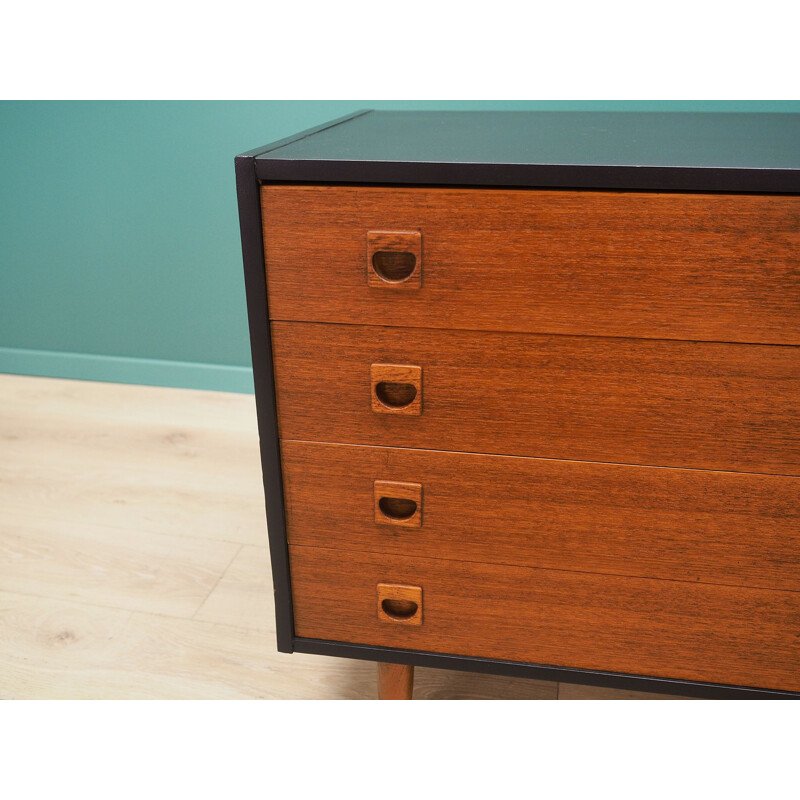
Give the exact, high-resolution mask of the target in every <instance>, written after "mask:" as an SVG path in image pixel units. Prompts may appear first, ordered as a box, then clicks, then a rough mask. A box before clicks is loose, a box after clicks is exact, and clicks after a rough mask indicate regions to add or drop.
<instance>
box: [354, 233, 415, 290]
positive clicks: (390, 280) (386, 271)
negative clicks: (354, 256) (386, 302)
mask: <svg viewBox="0 0 800 800" xmlns="http://www.w3.org/2000/svg"><path fill="white" fill-rule="evenodd" d="M367 283H368V284H369V285H370V286H373V287H375V288H379V289H419V288H420V286H422V234H421V233H420V232H419V231H370V232H369V233H368V234H367Z"/></svg>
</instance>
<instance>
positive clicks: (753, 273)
mask: <svg viewBox="0 0 800 800" xmlns="http://www.w3.org/2000/svg"><path fill="white" fill-rule="evenodd" d="M261 201H262V211H263V224H264V242H265V250H266V262H267V284H268V292H269V314H270V317H271V318H272V319H279V320H302V321H316V322H339V323H361V324H370V325H398V326H400V325H402V326H407V325H410V326H415V327H428V328H463V329H477V330H504V331H519V332H533V333H535V332H541V333H563V334H588V335H594V336H633V337H644V338H662V339H692V340H710V341H731V342H756V343H774V344H800V196H796V195H731V194H718V195H716V194H656V193H640V192H594V191H544V190H525V189H518V190H513V189H512V190H507V189H502V190H501V189H489V190H486V189H430V188H396V187H349V186H287V185H265V186H263V187H262V189H261ZM370 232H373V233H397V232H400V233H402V232H406V233H411V232H419V233H420V234H421V236H420V237H417V239H416V244H415V237H413V236H409V237H405V238H403V237H399V238H397V237H395V240H393V239H392V237H384V238H380V237H378V238H377V239H375V243H373V247H372V249H371V251H370V253H371V252H372V251H374V250H376V249H377V250H381V248H383V247H387V248H389V249H395V250H396V249H397V248H398V247H399V248H402V247H403V246H404V244H403V243H404V242H405V243H407V246H408V250H409V251H414V248H415V247H417V248H418V251H417V252H418V253H419V255H420V259H419V264H418V269H417V270H416V271H415V274H414V277H415V279H416V277H419V278H421V280H419V282H418V285H416V286H414V287H413V288H412V286H409V285H408V284H406V285H405V286H404V287H403V288H402V289H401V288H400V287H401V284H398V283H385V282H383V281H381V280H380V279H378V280H375V279H374V277H373V279H372V280H371V281H370V280H369V278H368V270H367V258H368V250H369V248H368V234H369V233H370ZM373 238H375V237H373ZM395 258H396V261H395V262H394V264H392V262H391V259H390V263H389V272H390V273H391V270H392V268H393V267H394V268H396V270H397V272H396V273H394V277H396V276H397V275H401V274H402V273H403V269H404V267H407V266H408V265H410V264H412V263H413V260H412V258H411V257H409V256H396V257H395ZM416 258H417V253H414V259H416ZM419 268H421V271H420V269H419ZM412 284H416V280H414V281H412Z"/></svg>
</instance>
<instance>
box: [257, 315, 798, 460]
mask: <svg viewBox="0 0 800 800" xmlns="http://www.w3.org/2000/svg"><path fill="white" fill-rule="evenodd" d="M271 327H272V342H273V355H274V365H275V383H276V395H277V405H278V426H279V432H280V436H281V438H283V439H298V440H310V441H323V442H324V441H328V442H346V443H352V444H365V445H382V446H390V447H408V448H422V449H431V450H459V451H467V452H479V453H497V454H503V455H517V456H535V457H540V458H554V459H571V460H580V461H603V462H616V463H623V464H641V465H661V466H671V467H694V468H702V469H712V470H734V471H743V472H762V473H777V474H785V475H800V403H798V400H800V348H797V347H785V346H765V345H742V344H725V343H715V342H675V341H649V340H636V339H606V338H593V337H571V336H541V335H536V334H512V333H493V332H485V331H484V332H482V331H444V330H425V329H419V328H416V329H414V328H412V329H402V328H378V327H368V326H360V325H323V324H315V323H293V322H273V323H272V324H271ZM398 366H400V367H403V366H405V367H414V368H415V369H414V370H407V372H406V373H403V372H398V371H397V367H398ZM387 368H390V369H387ZM417 368H418V369H419V373H417V372H416V369H417ZM384 374H385V377H386V378H387V380H386V381H384V384H385V386H388V387H389V388H390V389H391V388H392V386H393V381H394V380H395V376H397V375H403V374H407V375H408V378H407V382H405V383H403V385H401V389H403V386H404V387H405V389H408V390H413V397H412V398H411V401H410V404H409V408H411V407H412V406H415V413H401V414H398V413H380V412H379V411H376V410H375V408H378V407H379V405H378V406H376V405H374V403H373V400H374V395H375V394H376V392H377V391H379V389H380V383H379V381H380V376H381V375H384ZM402 380H403V381H406V379H402ZM376 381H378V382H376ZM416 384H418V386H417V385H416ZM400 395H402V392H400ZM400 395H398V396H400ZM409 397H411V395H409ZM384 410H385V409H384Z"/></svg>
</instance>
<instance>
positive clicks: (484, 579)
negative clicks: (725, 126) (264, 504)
mask: <svg viewBox="0 0 800 800" xmlns="http://www.w3.org/2000/svg"><path fill="white" fill-rule="evenodd" d="M290 561H291V566H292V596H293V604H294V615H295V633H296V635H297V636H300V637H306V638H313V639H326V640H332V641H341V642H352V643H358V644H367V645H377V646H385V647H400V648H406V649H413V650H422V651H429V652H438V653H448V654H455V655H465V656H475V657H484V658H499V659H505V660H511V661H523V662H528V663H534V664H546V665H551V666H568V667H573V668H582V669H592V670H607V671H612V672H621V673H628V674H634V675H651V676H656V677H667V678H676V679H684V680H693V681H705V682H713V683H726V684H731V685H740V686H757V687H762V688H769V689H780V690H785V691H798V690H800V669H798V667H800V593H798V592H780V591H775V590H767V589H749V588H748V589H746V588H739V587H731V586H716V585H709V584H701V583H683V582H680V581H660V580H650V579H646V578H633V577H619V576H613V575H592V574H585V573H583V574H582V573H574V572H563V571H555V570H543V569H531V568H528V567H510V566H500V565H489V564H477V563H468V562H458V561H445V560H442V559H422V558H405V557H400V556H387V555H377V554H368V553H343V552H342V551H337V550H329V549H325V548H317V547H298V546H294V547H291V548H290ZM379 584H380V585H381V586H382V587H387V586H389V587H400V588H401V589H402V591H403V592H405V593H407V596H409V597H412V596H413V597H414V599H415V600H416V599H420V609H419V612H418V613H415V614H413V615H412V616H411V617H410V618H408V617H406V618H400V619H398V620H392V619H385V618H383V616H382V615H381V614H379V603H378V596H379V595H378V591H379V589H378V586H379ZM381 592H383V593H384V595H385V593H386V589H385V588H382V589H381ZM412 592H414V593H415V594H413V595H412V594H411V593H412ZM416 593H418V594H416ZM389 610H390V611H391V610H392V609H391V608H390V609H389ZM399 611H400V614H405V612H404V611H403V609H402V608H401V609H399ZM409 621H410V622H411V624H407V623H408V622H409Z"/></svg>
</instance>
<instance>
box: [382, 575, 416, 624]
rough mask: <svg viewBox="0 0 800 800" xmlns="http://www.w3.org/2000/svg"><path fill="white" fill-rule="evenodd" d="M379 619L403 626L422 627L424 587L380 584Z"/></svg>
mask: <svg viewBox="0 0 800 800" xmlns="http://www.w3.org/2000/svg"><path fill="white" fill-rule="evenodd" d="M378 619H380V620H381V622H393V623H399V624H401V625H422V587H421V586H406V585H404V584H400V583H379V584H378Z"/></svg>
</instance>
